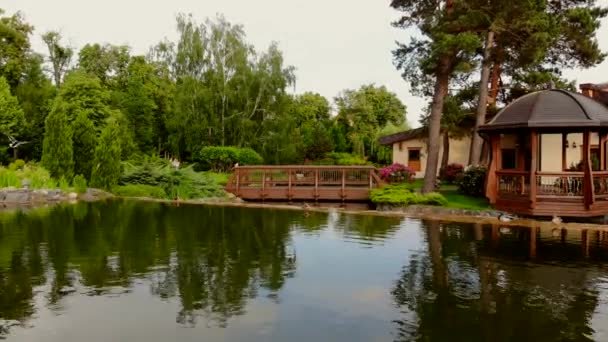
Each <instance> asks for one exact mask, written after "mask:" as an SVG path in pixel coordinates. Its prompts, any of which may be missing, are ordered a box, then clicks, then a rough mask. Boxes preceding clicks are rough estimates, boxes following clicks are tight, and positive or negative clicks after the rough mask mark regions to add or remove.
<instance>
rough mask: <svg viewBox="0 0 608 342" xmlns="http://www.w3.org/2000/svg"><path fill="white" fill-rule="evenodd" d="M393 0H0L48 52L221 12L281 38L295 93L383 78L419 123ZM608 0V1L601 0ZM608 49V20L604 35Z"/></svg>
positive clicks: (152, 35)
mask: <svg viewBox="0 0 608 342" xmlns="http://www.w3.org/2000/svg"><path fill="white" fill-rule="evenodd" d="M389 2H390V1H389V0H257V1H252V0H170V1H166V0H163V1H150V0H0V8H3V9H5V10H6V11H7V12H8V13H9V14H12V13H13V12H15V11H22V12H23V13H24V14H25V16H26V20H27V21H28V22H29V23H31V24H33V25H34V26H35V29H36V32H35V35H36V37H35V39H34V48H35V49H36V50H37V51H39V52H44V51H45V49H44V46H43V45H42V43H41V40H40V38H39V37H40V34H41V33H42V32H45V31H47V30H60V31H61V32H62V33H63V35H64V36H65V37H66V38H67V39H68V41H69V43H70V44H71V45H72V46H74V47H76V48H80V47H82V46H83V45H84V44H86V43H106V42H107V43H112V44H128V45H130V46H131V47H132V52H133V53H135V54H143V53H146V52H147V51H148V48H149V47H150V46H152V45H154V44H156V43H157V42H158V41H160V40H161V39H163V38H165V37H167V38H170V39H174V38H175V37H176V33H175V16H176V14H178V13H180V12H183V13H192V14H193V15H194V17H195V18H196V19H197V20H198V21H200V22H202V21H203V20H204V19H205V18H206V17H214V16H215V15H216V14H217V13H222V14H224V15H225V16H226V18H227V19H228V20H229V21H231V22H233V23H240V24H242V25H244V27H245V31H246V33H247V37H248V40H249V41H250V42H251V43H252V44H254V45H255V46H256V48H258V49H265V48H266V47H267V46H268V45H269V44H270V42H272V41H277V42H279V45H280V47H281V49H282V50H283V52H284V55H285V59H286V63H288V64H290V65H294V66H295V67H296V68H297V72H296V75H297V85H296V92H298V93H300V92H304V91H314V92H318V93H320V94H322V95H324V96H326V97H327V98H328V99H333V97H334V96H335V95H336V94H338V93H339V92H340V91H341V90H344V89H347V88H357V87H359V86H360V85H362V84H365V83H375V84H377V85H385V86H386V87H388V88H389V89H390V90H391V91H393V92H395V93H396V94H397V95H398V96H399V98H400V99H401V100H402V101H403V103H405V105H406V106H407V107H408V117H407V118H408V121H409V122H410V124H412V125H414V126H416V125H417V124H418V118H419V115H420V113H421V112H422V110H423V108H424V107H425V106H426V103H427V101H426V100H425V99H420V98H416V97H414V96H412V95H411V94H410V93H409V91H408V86H407V84H406V83H405V82H404V81H403V80H402V79H401V77H400V75H399V71H397V70H396V69H395V67H394V66H393V63H392V56H391V50H392V49H393V48H394V47H395V41H396V40H399V41H408V40H409V35H408V33H407V32H405V31H402V30H397V29H394V28H392V27H391V25H390V23H391V22H392V21H393V20H395V19H396V18H397V17H398V13H397V12H396V11H394V10H392V9H391V8H390V7H389ZM601 2H602V3H603V4H605V5H608V0H601ZM599 38H600V44H601V47H602V48H603V49H604V50H605V51H608V20H604V23H603V26H602V28H601V32H600V34H599ZM565 75H566V76H567V77H568V78H570V79H574V80H576V81H577V82H578V83H588V82H590V83H600V82H608V61H606V62H604V63H603V64H602V65H600V66H598V67H596V68H594V69H590V70H568V71H566V73H565Z"/></svg>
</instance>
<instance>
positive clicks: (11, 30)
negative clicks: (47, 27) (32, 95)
mask: <svg viewBox="0 0 608 342" xmlns="http://www.w3.org/2000/svg"><path fill="white" fill-rule="evenodd" d="M3 14H4V11H3V10H2V9H0V16H1V15H3ZM33 30H34V28H33V27H32V26H31V25H29V24H28V23H26V22H25V21H24V18H23V15H22V14H21V13H19V12H17V13H15V14H13V15H12V16H8V17H0V42H2V43H1V44H0V76H3V77H4V78H6V81H7V82H8V84H9V86H10V87H11V91H14V90H15V88H17V86H18V85H19V83H20V82H21V78H22V75H23V74H24V72H25V69H26V65H27V63H28V60H29V59H30V57H31V52H30V40H29V35H30V34H31V33H32V31H33Z"/></svg>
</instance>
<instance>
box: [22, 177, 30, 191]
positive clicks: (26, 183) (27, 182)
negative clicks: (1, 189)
mask: <svg viewBox="0 0 608 342" xmlns="http://www.w3.org/2000/svg"><path fill="white" fill-rule="evenodd" d="M30 183H31V182H30V180H29V179H24V180H23V181H22V182H21V187H22V188H23V189H26V190H27V189H29V188H30Z"/></svg>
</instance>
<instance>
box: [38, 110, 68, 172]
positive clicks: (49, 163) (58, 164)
mask: <svg viewBox="0 0 608 342" xmlns="http://www.w3.org/2000/svg"><path fill="white" fill-rule="evenodd" d="M42 165H44V167H45V168H46V169H47V170H49V172H50V174H51V176H52V177H54V178H56V179H59V178H62V177H63V178H66V179H71V178H72V175H73V170H74V160H73V145H72V130H71V129H70V125H69V123H68V119H67V116H66V111H65V107H64V105H63V102H62V101H61V100H57V101H55V105H54V107H53V110H52V111H51V113H50V114H49V116H48V117H47V118H46V124H45V133H44V141H43V143H42Z"/></svg>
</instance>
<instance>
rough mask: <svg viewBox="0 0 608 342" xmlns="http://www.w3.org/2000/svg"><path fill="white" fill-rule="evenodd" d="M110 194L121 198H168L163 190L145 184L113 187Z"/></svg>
mask: <svg viewBox="0 0 608 342" xmlns="http://www.w3.org/2000/svg"><path fill="white" fill-rule="evenodd" d="M112 192H113V193H114V194H115V195H117V196H122V197H147V198H159V199H167V198H168V196H167V193H165V190H163V188H161V187H159V186H153V185H146V184H128V185H119V186H116V187H114V189H112Z"/></svg>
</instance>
